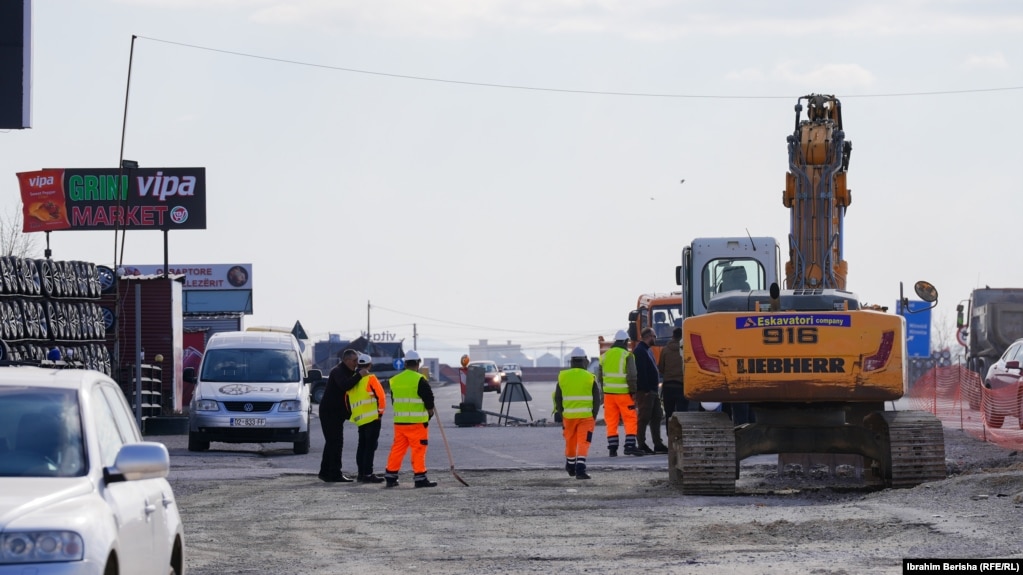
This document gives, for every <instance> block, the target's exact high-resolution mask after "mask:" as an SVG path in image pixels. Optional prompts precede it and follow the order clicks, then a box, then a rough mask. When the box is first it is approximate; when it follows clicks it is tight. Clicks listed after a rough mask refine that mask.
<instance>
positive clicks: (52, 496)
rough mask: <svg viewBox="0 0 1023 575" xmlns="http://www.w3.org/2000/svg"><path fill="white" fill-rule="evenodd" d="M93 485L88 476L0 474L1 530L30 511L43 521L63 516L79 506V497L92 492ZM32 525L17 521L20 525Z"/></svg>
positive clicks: (24, 526) (25, 526) (27, 514)
mask: <svg viewBox="0 0 1023 575" xmlns="http://www.w3.org/2000/svg"><path fill="white" fill-rule="evenodd" d="M94 487H95V486H94V485H93V483H92V480H91V479H90V478H89V477H69V478H56V477H54V478H51V477H46V478H40V477H4V478H0V531H3V530H5V529H7V527H8V526H10V525H11V524H12V523H15V522H18V520H19V519H22V518H24V517H26V516H29V515H34V516H36V517H38V518H39V519H40V520H44V521H45V519H44V518H48V517H55V518H60V517H66V516H68V515H69V514H70V513H71V511H72V510H74V509H76V508H79V507H81V504H82V500H81V498H82V497H84V496H86V495H88V494H90V493H92V492H93V490H94ZM32 523H33V524H34V523H35V521H33V522H32ZM45 524H46V523H45V522H44V525H45ZM33 526H34V525H28V524H25V523H23V522H18V527H19V528H31V527H33Z"/></svg>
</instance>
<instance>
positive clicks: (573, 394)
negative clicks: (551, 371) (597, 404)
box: [558, 367, 593, 419]
mask: <svg viewBox="0 0 1023 575" xmlns="http://www.w3.org/2000/svg"><path fill="white" fill-rule="evenodd" d="M558 387H560V388H561V407H562V408H563V409H564V411H563V412H562V417H563V418H564V419H585V418H587V417H593V374H592V373H590V372H588V371H586V370H585V369H580V368H578V367H573V368H571V369H566V370H564V371H562V372H561V373H559V374H558Z"/></svg>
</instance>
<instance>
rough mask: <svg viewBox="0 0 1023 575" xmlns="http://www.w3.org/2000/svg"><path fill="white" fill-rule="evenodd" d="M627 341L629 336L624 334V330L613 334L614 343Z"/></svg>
mask: <svg viewBox="0 0 1023 575" xmlns="http://www.w3.org/2000/svg"><path fill="white" fill-rule="evenodd" d="M628 339H629V334H627V333H625V330H624V329H620V330H618V331H616V332H615V341H626V340H628Z"/></svg>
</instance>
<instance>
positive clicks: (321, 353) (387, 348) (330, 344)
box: [309, 336, 405, 403]
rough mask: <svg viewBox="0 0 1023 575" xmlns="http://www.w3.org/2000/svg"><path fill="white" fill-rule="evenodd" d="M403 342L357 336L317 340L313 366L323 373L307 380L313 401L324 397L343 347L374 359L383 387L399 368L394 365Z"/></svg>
mask: <svg viewBox="0 0 1023 575" xmlns="http://www.w3.org/2000/svg"><path fill="white" fill-rule="evenodd" d="M403 341H404V340H399V341H389V342H374V341H370V340H368V339H366V338H365V337H362V336H360V337H358V338H356V339H354V340H351V341H343V340H335V341H319V342H316V343H315V344H313V366H314V367H316V368H317V369H319V370H320V371H321V372H322V374H323V377H322V379H321V380H319V381H313V382H310V385H309V392H310V394H311V396H312V400H313V403H319V402H320V400H321V399H322V398H323V391H324V390H325V389H326V388H327V377H328V376H329V375H330V370H332V369H334V366H336V365H337V364H338V363H339V362H340V361H341V354H342V353H343V352H344V350H346V349H349V348H350V349H354V350H355V351H358V352H361V353H365V354H367V355H369V356H370V357H372V358H373V368H372V369H373V373H375V374H376V376H377V379H379V380H380V383H381V384H382V385H383V386H384V389H385V390H386V389H387V388H388V386H387V382H388V381H389V380H390V379H391V377H392V376H394V375H395V374H397V373H398V371H399V370H398V369H397V368H396V367H395V362H396V360H399V359H402V358H404V357H405V350H404V349H403V347H402V343H403Z"/></svg>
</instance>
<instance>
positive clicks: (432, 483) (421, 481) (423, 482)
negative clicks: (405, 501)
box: [413, 477, 437, 487]
mask: <svg viewBox="0 0 1023 575" xmlns="http://www.w3.org/2000/svg"><path fill="white" fill-rule="evenodd" d="M413 485H414V486H415V487H437V482H436V481H430V480H429V479H427V478H426V477H423V478H422V479H417V480H416V482H415V483H414V484H413Z"/></svg>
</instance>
